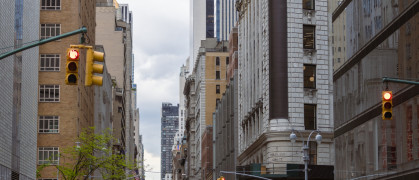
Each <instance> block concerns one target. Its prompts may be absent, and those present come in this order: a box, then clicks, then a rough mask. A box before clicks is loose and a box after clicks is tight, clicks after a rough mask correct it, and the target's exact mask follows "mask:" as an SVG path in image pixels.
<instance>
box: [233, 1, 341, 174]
mask: <svg viewBox="0 0 419 180" xmlns="http://www.w3.org/2000/svg"><path fill="white" fill-rule="evenodd" d="M303 2H304V3H303ZM237 4H238V9H239V10H240V12H239V17H240V18H239V26H238V34H239V38H238V39H239V40H238V44H239V45H238V47H239V61H238V63H239V65H238V67H239V68H238V93H239V94H238V103H239V109H238V120H239V134H238V136H239V147H238V148H239V152H238V153H239V154H238V164H239V166H241V167H240V169H241V170H243V169H244V170H245V171H247V170H246V169H248V167H249V166H250V167H254V168H259V169H261V170H260V172H261V174H271V175H272V176H286V177H290V176H291V175H290V174H289V171H287V169H290V168H291V167H292V166H298V165H301V164H304V162H303V159H302V154H301V153H300V149H301V147H302V144H301V142H302V141H306V140H307V139H308V135H309V134H310V133H311V132H312V131H320V134H321V135H322V136H323V141H322V143H321V144H316V143H313V142H311V143H310V148H309V151H310V157H311V158H310V159H311V160H310V164H311V165H314V166H320V165H323V166H324V167H326V168H329V173H330V172H332V169H333V167H331V166H330V165H333V164H334V145H333V141H332V137H333V121H332V120H331V118H332V114H333V113H332V106H331V105H332V104H333V103H332V102H333V101H332V100H333V99H332V84H331V75H332V70H331V69H332V62H331V61H330V58H329V47H328V43H329V42H328V29H329V27H328V18H327V1H326V0H315V1H314V0H313V1H292V0H287V1H276V0H260V1H252V0H250V1H249V0H241V1H238V2H237ZM292 132H295V133H296V134H298V137H299V138H298V140H297V143H291V141H290V139H289V135H290V134H291V133H292ZM312 138H314V137H313V136H312ZM323 178H325V179H327V178H333V175H332V176H328V177H323Z"/></svg>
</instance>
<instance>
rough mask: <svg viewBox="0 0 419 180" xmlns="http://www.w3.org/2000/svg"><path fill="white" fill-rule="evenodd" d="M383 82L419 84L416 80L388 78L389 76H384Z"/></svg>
mask: <svg viewBox="0 0 419 180" xmlns="http://www.w3.org/2000/svg"><path fill="white" fill-rule="evenodd" d="M383 82H395V83H403V84H414V85H419V82H416V81H408V80H403V79H396V78H388V77H383Z"/></svg>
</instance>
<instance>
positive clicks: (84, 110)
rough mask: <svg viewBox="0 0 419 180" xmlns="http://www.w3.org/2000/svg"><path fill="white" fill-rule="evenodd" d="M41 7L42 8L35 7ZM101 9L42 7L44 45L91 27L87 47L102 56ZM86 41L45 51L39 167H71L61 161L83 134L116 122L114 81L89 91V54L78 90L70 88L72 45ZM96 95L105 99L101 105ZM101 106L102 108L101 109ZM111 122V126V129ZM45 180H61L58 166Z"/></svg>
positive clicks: (59, 3)
mask: <svg viewBox="0 0 419 180" xmlns="http://www.w3.org/2000/svg"><path fill="white" fill-rule="evenodd" d="M36 6H38V5H34V6H31V7H32V8H33V7H36ZM95 6H96V4H95V1H77V2H75V1H71V0H56V1H41V4H40V7H41V10H40V27H41V28H40V31H41V32H40V39H46V38H50V37H54V36H57V35H60V34H63V33H66V32H70V31H74V30H77V29H79V28H81V27H82V26H85V27H86V28H87V33H86V35H85V37H86V38H87V39H86V43H85V45H90V46H93V47H94V48H95V50H97V51H101V50H103V48H101V47H97V46H95V42H96V40H95V39H96V36H95V26H96V14H95ZM74 17H78V18H74ZM69 19H71V20H69ZM80 38H81V35H75V36H71V37H67V38H64V39H61V40H59V41H54V42H50V43H47V44H44V45H41V46H40V47H39V79H38V83H39V87H38V92H39V96H38V102H39V104H38V142H37V143H38V144H37V145H38V153H37V155H38V163H37V164H38V165H42V164H46V163H51V164H61V165H62V164H64V163H67V162H68V161H66V160H65V159H60V158H59V156H58V155H59V154H60V153H62V150H63V149H65V148H68V147H73V146H75V145H76V142H75V139H76V138H77V137H78V135H79V134H80V132H82V130H83V129H85V128H88V127H91V126H95V125H98V126H99V124H98V122H102V120H103V121H108V122H109V121H110V116H111V115H110V112H109V111H108V110H109V109H110V99H109V95H110V94H108V93H110V91H111V87H110V86H111V82H110V77H107V75H106V74H104V77H103V81H104V82H103V85H104V86H103V87H95V86H91V87H87V86H85V85H84V84H85V82H84V80H85V59H86V50H84V49H80V61H79V71H78V84H77V85H66V84H65V81H64V79H65V75H66V68H65V65H66V63H65V62H66V53H67V48H69V46H70V45H71V44H79V43H80ZM105 54H106V52H105ZM105 61H106V59H105ZM105 67H106V66H105ZM105 72H106V70H105ZM95 92H97V93H99V92H100V93H103V94H101V95H100V97H102V98H101V99H100V100H98V99H97V98H98V96H97V95H96V96H95ZM105 93H106V94H105ZM95 102H96V103H100V104H97V105H96V106H95V105H94V104H95ZM105 103H107V104H106V105H105ZM95 107H96V108H95ZM95 119H96V121H97V122H96V123H95ZM108 122H106V123H107V124H108V125H109V123H108ZM103 125H104V126H105V124H103ZM108 125H106V126H108ZM41 178H42V179H60V178H61V177H60V176H59V174H58V171H57V169H56V168H55V167H54V166H48V167H46V168H44V169H43V170H42V171H41Z"/></svg>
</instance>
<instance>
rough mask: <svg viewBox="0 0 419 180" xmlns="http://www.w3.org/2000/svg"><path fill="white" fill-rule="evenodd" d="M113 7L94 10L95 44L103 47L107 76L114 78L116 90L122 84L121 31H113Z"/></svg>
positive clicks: (122, 55)
mask: <svg viewBox="0 0 419 180" xmlns="http://www.w3.org/2000/svg"><path fill="white" fill-rule="evenodd" d="M115 11H116V9H115V7H113V6H112V7H97V8H96V15H97V19H96V22H97V24H96V32H97V33H96V39H97V41H96V44H98V45H103V47H104V48H105V52H106V57H105V58H106V65H107V68H108V72H109V74H111V76H112V77H115V78H116V84H117V87H118V88H123V83H124V72H123V71H122V69H124V44H123V31H122V30H121V31H115V26H116V24H115Z"/></svg>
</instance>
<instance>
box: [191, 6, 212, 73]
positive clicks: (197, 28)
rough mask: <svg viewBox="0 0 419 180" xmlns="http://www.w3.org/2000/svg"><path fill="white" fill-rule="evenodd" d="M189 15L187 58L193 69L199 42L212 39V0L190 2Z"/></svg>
mask: <svg viewBox="0 0 419 180" xmlns="http://www.w3.org/2000/svg"><path fill="white" fill-rule="evenodd" d="M190 14H191V15H190V17H191V19H190V21H191V22H190V30H191V32H190V47H189V50H190V55H189V58H190V61H191V62H192V63H191V67H190V68H193V64H194V62H195V61H196V58H197V56H198V51H199V47H200V46H201V41H202V40H205V38H213V37H214V0H190ZM190 71H191V70H190Z"/></svg>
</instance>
